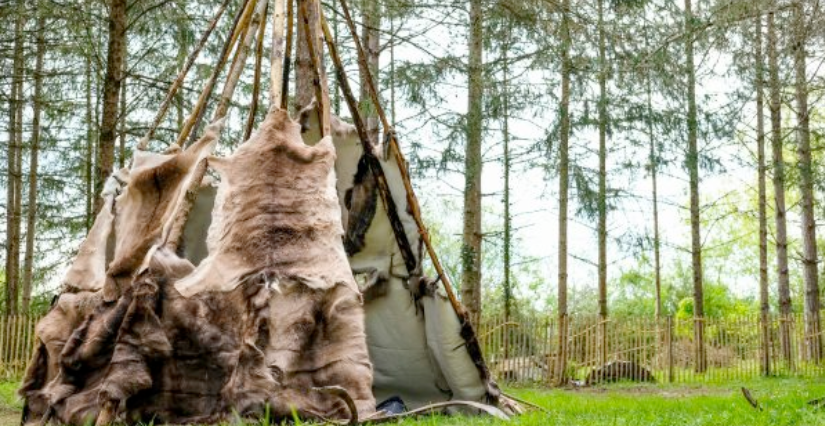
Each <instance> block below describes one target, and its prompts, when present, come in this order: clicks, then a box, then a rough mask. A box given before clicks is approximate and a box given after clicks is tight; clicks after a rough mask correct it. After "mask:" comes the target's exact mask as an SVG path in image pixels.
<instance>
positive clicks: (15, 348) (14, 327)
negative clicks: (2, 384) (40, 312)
mask: <svg viewBox="0 0 825 426" xmlns="http://www.w3.org/2000/svg"><path fill="white" fill-rule="evenodd" d="M39 319H40V318H39V317H38V316H34V315H0V379H3V380H9V379H16V378H19V377H21V376H22V375H23V373H24V372H25V371H26V367H27V366H28V363H29V360H30V359H31V356H32V353H33V351H34V326H35V324H37V321H38V320H39Z"/></svg>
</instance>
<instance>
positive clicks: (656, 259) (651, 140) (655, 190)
mask: <svg viewBox="0 0 825 426" xmlns="http://www.w3.org/2000/svg"><path fill="white" fill-rule="evenodd" d="M645 18H647V17H645ZM648 38H649V36H648V33H647V27H645V50H647V49H648V41H647V40H648ZM650 73H651V72H650V69H647V71H646V74H645V91H646V94H647V116H646V117H645V122H646V124H647V137H648V144H649V149H650V153H649V154H648V155H649V157H650V158H649V159H648V161H650V180H651V186H652V195H653V281H654V286H655V291H656V307H655V316H656V324H659V323H660V321H661V319H662V267H661V255H660V250H659V249H660V237H659V187H658V181H657V179H658V171H659V168H658V165H659V158H658V153H657V151H656V138H655V136H654V134H653V88H652V82H651V75H650ZM658 335H659V334H658V333H657V336H658Z"/></svg>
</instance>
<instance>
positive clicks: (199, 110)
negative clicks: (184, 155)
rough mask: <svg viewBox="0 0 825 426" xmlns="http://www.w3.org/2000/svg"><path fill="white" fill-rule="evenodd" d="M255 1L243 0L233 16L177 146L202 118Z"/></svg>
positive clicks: (183, 143)
mask: <svg viewBox="0 0 825 426" xmlns="http://www.w3.org/2000/svg"><path fill="white" fill-rule="evenodd" d="M256 2H257V0H244V3H243V4H242V6H241V11H240V12H239V13H238V15H237V16H236V17H235V22H234V23H233V24H232V36H231V37H229V39H228V40H227V42H226V44H224V46H223V50H222V51H221V55H220V56H219V57H218V62H217V63H216V64H215V68H214V69H213V70H212V75H211V76H210V77H209V81H208V82H207V83H206V86H205V87H204V88H203V91H202V92H201V95H200V97H199V98H198V100H197V102H196V103H195V107H194V109H193V110H192V114H191V115H190V116H189V117H187V118H186V122H185V123H184V124H183V128H182V129H181V130H180V134H179V135H178V139H177V142H176V143H177V144H178V146H181V147H183V146H184V145H186V143H187V139H189V135H190V134H192V130H193V129H195V128H197V126H198V124H199V123H200V121H201V120H202V119H203V114H204V113H205V112H206V104H207V102H208V101H209V98H210V97H211V96H212V91H213V90H214V88H215V84H217V81H218V77H220V74H221V71H222V70H223V67H224V65H226V61H227V60H228V59H229V55H230V54H231V53H232V47H233V46H235V44H236V43H237V41H238V39H239V38H240V36H241V33H243V32H244V31H245V29H246V28H247V26H248V24H249V19H250V18H251V16H252V11H253V10H254V9H255V4H256ZM192 142H194V140H192V139H190V140H189V143H192Z"/></svg>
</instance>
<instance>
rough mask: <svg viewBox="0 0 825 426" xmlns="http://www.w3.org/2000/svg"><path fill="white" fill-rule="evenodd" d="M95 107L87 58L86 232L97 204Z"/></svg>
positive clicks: (89, 63)
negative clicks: (95, 203)
mask: <svg viewBox="0 0 825 426" xmlns="http://www.w3.org/2000/svg"><path fill="white" fill-rule="evenodd" d="M93 112H94V107H93V105H92V60H91V58H90V57H89V56H86V158H85V161H84V164H83V166H84V170H85V176H84V178H85V181H86V182H85V184H86V221H85V222H86V232H87V233H88V232H89V230H90V229H91V228H92V222H93V221H94V202H95V192H94V188H95V177H94V174H93V170H94V159H95V143H94V141H95V137H94V134H95V133H94V127H95V124H96V122H95V119H94V117H93V115H94V114H93Z"/></svg>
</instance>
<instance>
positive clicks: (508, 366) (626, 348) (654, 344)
mask: <svg viewBox="0 0 825 426" xmlns="http://www.w3.org/2000/svg"><path fill="white" fill-rule="evenodd" d="M38 319H39V318H38V317H36V316H30V315H16V316H0V378H2V379H6V380H8V379H11V378H19V377H20V376H22V375H23V373H24V372H25V369H26V366H27V364H28V362H29V360H30V358H31V354H32V352H33V349H34V326H35V324H36V323H37V321H38ZM567 324H568V327H567V336H568V338H567V345H566V346H567V357H566V358H567V369H566V371H565V375H566V377H568V378H570V379H571V380H577V381H581V382H586V381H587V378H588V375H590V374H591V373H593V372H594V370H597V369H598V368H600V367H602V366H604V365H605V364H608V363H611V362H617V361H618V362H621V364H622V365H629V364H627V362H632V363H635V365H638V366H640V367H642V368H644V369H645V371H649V372H650V373H652V375H653V377H654V378H655V379H656V381H658V382H673V383H695V382H708V381H717V382H723V381H728V380H739V379H746V378H751V377H756V376H759V375H760V374H762V360H763V358H762V357H763V355H762V354H763V350H764V349H763V348H767V350H768V360H769V365H770V372H771V374H772V375H784V376H798V377H811V376H818V375H825V362H822V361H819V362H816V361H813V360H811V359H809V358H808V356H807V354H808V353H809V351H807V350H806V345H807V344H808V343H809V341H810V339H809V337H810V336H806V335H805V331H804V322H803V317H802V315H801V314H799V315H793V316H791V317H789V318H787V319H783V318H779V317H777V316H772V317H770V319H769V322H768V333H767V335H768V342H767V343H768V344H767V345H764V341H763V338H762V336H763V333H762V328H761V324H760V321H759V317H758V316H743V317H738V318H725V319H707V320H705V321H704V324H705V347H706V356H707V369H706V370H705V371H704V372H703V373H698V372H696V357H695V354H694V345H693V324H694V321H693V320H692V319H684V320H683V319H674V318H662V319H661V320H659V321H656V320H655V319H653V318H610V319H608V320H606V321H600V320H599V318H597V317H593V316H578V315H576V316H571V317H570V318H568V320H567ZM783 326H784V327H787V329H788V331H789V336H790V342H789V351H788V352H789V353H788V355H789V357H786V354H785V351H783V350H782V344H781V339H780V327H783ZM558 332H559V328H558V319H557V318H550V317H546V316H544V317H519V318H512V319H510V320H507V321H505V320H504V318H485V319H484V320H483V321H482V323H481V324H480V325H479V327H477V335H478V337H479V341H480V343H481V347H482V350H483V351H484V355H485V359H486V360H487V364H488V366H489V367H490V370H491V371H492V372H493V375H494V376H495V377H496V378H497V379H498V380H499V381H501V382H505V383H508V384H534V385H535V384H548V385H551V384H554V383H556V382H557V379H556V378H557V376H558V371H557V369H556V365H557V360H558V355H559V351H558V346H559V342H558ZM624 373H628V371H625V372H624ZM629 373H630V375H634V374H636V375H638V372H637V371H636V370H635V369H631V370H630V371H629Z"/></svg>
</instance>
